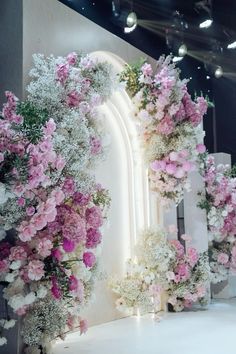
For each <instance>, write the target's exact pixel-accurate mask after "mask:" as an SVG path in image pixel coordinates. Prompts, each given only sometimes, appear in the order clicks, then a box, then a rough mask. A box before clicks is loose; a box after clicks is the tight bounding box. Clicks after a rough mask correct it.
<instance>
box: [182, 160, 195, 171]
mask: <svg viewBox="0 0 236 354" xmlns="http://www.w3.org/2000/svg"><path fill="white" fill-rule="evenodd" d="M182 168H183V170H184V171H185V172H190V171H192V169H193V163H192V162H191V161H185V162H184V163H183V166H182Z"/></svg>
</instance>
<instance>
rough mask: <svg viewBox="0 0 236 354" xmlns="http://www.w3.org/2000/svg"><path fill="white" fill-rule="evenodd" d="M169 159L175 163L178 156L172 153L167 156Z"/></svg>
mask: <svg viewBox="0 0 236 354" xmlns="http://www.w3.org/2000/svg"><path fill="white" fill-rule="evenodd" d="M169 158H170V161H177V160H178V158H179V155H178V153H177V152H175V151H172V152H171V153H170V154H169Z"/></svg>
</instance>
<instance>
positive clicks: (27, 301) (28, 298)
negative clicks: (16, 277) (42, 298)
mask: <svg viewBox="0 0 236 354" xmlns="http://www.w3.org/2000/svg"><path fill="white" fill-rule="evenodd" d="M35 300H36V296H35V293H32V292H31V293H29V294H27V295H26V297H25V305H31V304H32V303H33V302H34V301H35Z"/></svg>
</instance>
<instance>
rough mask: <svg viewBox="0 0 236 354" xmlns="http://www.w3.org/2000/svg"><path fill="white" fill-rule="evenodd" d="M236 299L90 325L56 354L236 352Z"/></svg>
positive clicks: (61, 345) (56, 346) (70, 339)
mask: <svg viewBox="0 0 236 354" xmlns="http://www.w3.org/2000/svg"><path fill="white" fill-rule="evenodd" d="M235 340H236V299H233V300H229V301H223V300H222V301H220V300H217V301H215V302H214V303H213V304H212V305H211V306H210V309H209V310H205V311H204V310H201V311H196V312H183V313H178V314H176V313H168V314H166V315H164V318H163V319H162V320H161V321H160V322H156V321H154V320H153V319H152V318H151V316H150V315H147V316H145V317H141V318H137V317H129V318H124V319H121V320H117V321H113V322H109V323H106V324H102V325H99V326H95V327H91V328H90V329H89V331H88V333H87V335H85V336H81V337H80V336H79V334H77V333H73V334H70V335H69V336H68V337H67V340H66V341H65V342H61V341H60V342H57V343H56V345H55V349H54V354H235V353H236V341H235Z"/></svg>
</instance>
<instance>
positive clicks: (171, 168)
mask: <svg viewBox="0 0 236 354" xmlns="http://www.w3.org/2000/svg"><path fill="white" fill-rule="evenodd" d="M166 172H167V173H168V174H169V175H174V174H175V173H176V164H174V163H168V164H167V165H166Z"/></svg>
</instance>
